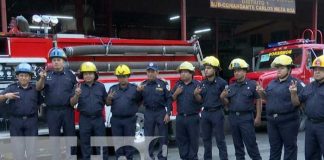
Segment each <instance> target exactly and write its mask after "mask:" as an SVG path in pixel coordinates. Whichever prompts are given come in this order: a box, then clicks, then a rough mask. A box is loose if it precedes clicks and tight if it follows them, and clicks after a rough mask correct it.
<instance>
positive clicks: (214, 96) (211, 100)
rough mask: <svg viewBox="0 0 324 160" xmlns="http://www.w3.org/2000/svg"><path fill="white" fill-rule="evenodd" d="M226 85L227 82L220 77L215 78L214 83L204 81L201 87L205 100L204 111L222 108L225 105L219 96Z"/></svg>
mask: <svg viewBox="0 0 324 160" xmlns="http://www.w3.org/2000/svg"><path fill="white" fill-rule="evenodd" d="M226 85H227V82H226V81H225V80H224V79H222V78H220V77H215V80H214V81H209V80H208V79H205V80H203V81H202V87H201V89H202V91H201V96H202V98H203V104H202V107H204V109H206V108H220V107H222V106H223V103H222V101H221V99H220V97H219V96H220V94H221V93H222V91H223V90H224V89H225V86H226Z"/></svg>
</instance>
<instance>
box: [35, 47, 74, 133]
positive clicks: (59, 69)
mask: <svg viewBox="0 0 324 160" xmlns="http://www.w3.org/2000/svg"><path fill="white" fill-rule="evenodd" d="M49 58H50V60H51V61H52V63H53V68H54V70H53V71H49V72H47V71H46V70H42V71H41V72H40V73H39V75H40V77H39V80H38V81H37V83H36V89H37V90H38V91H41V90H44V95H45V104H46V109H47V124H48V129H49V135H50V136H60V135H61V127H63V132H64V135H65V136H75V126H74V108H73V106H71V104H70V98H71V97H72V96H73V93H74V86H75V84H76V83H77V81H76V77H75V75H74V74H73V73H72V72H71V71H70V70H68V69H66V68H64V61H65V60H66V58H67V57H66V55H65V53H64V51H63V50H62V49H59V48H52V49H51V50H50V54H49Z"/></svg>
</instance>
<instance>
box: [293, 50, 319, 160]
mask: <svg viewBox="0 0 324 160" xmlns="http://www.w3.org/2000/svg"><path fill="white" fill-rule="evenodd" d="M311 68H312V69H313V73H314V75H313V76H314V79H315V81H314V82H311V83H310V84H308V85H307V86H306V87H305V88H304V89H303V90H302V91H301V93H300V94H299V95H297V93H298V87H296V86H294V87H293V88H292V89H291V90H294V94H293V96H292V102H293V103H294V104H295V105H298V104H300V103H303V104H304V106H305V113H306V115H307V118H308V120H307V122H306V131H305V160H321V159H322V157H323V158H324V108H323V106H324V55H321V56H319V57H317V58H316V59H315V60H314V61H313V64H312V66H311Z"/></svg>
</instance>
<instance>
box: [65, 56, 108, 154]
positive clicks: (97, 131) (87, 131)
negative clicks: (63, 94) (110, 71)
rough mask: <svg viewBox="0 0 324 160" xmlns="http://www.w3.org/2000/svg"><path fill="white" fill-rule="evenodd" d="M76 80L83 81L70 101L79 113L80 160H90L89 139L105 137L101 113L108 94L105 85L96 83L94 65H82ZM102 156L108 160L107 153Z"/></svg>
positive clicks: (96, 77)
mask: <svg viewBox="0 0 324 160" xmlns="http://www.w3.org/2000/svg"><path fill="white" fill-rule="evenodd" d="M78 78H79V79H83V80H84V82H83V83H81V84H78V85H77V86H76V89H75V93H74V96H73V97H71V100H70V101H71V105H72V106H74V105H76V104H78V106H77V107H78V110H79V111H80V122H79V126H80V128H79V129H80V141H81V151H82V158H83V159H84V160H90V156H91V146H90V137H91V136H105V135H106V131H105V129H106V128H105V123H104V122H105V120H104V118H103V116H102V112H103V109H104V106H105V104H106V102H108V100H107V97H108V94H107V92H106V89H105V85H104V84H102V83H100V82H98V81H97V80H98V74H97V67H96V66H95V64H94V63H92V62H84V63H82V64H81V66H80V74H79V77H78ZM92 133H93V134H92ZM104 151H107V150H104ZM97 152H98V153H99V152H100V150H97ZM103 155H104V159H108V153H107V152H106V153H104V154H103Z"/></svg>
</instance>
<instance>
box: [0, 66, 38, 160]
mask: <svg viewBox="0 0 324 160" xmlns="http://www.w3.org/2000/svg"><path fill="white" fill-rule="evenodd" d="M15 72H16V77H17V79H18V82H16V83H13V84H10V85H9V86H8V87H7V88H6V89H5V90H4V91H3V92H2V93H1V95H0V101H6V103H7V104H8V105H9V115H10V118H9V120H10V129H9V130H10V136H12V137H14V138H15V137H26V139H25V140H22V139H17V141H15V142H13V139H12V141H11V142H13V143H15V144H14V147H15V149H14V151H16V153H15V154H14V156H15V159H25V158H24V157H25V151H26V153H27V157H28V159H32V158H31V157H32V156H35V155H34V153H33V149H34V144H35V141H34V140H33V137H31V136H37V135H38V128H37V121H38V118H37V111H38V106H39V105H40V103H41V94H40V93H39V92H38V91H37V90H36V87H35V85H34V84H32V83H31V82H30V81H31V78H32V77H33V74H34V71H33V69H32V67H31V66H30V65H29V64H28V63H21V64H19V65H18V66H17V67H16V71H15ZM17 143H18V144H17ZM25 143H26V144H25ZM34 158H35V157H34Z"/></svg>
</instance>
